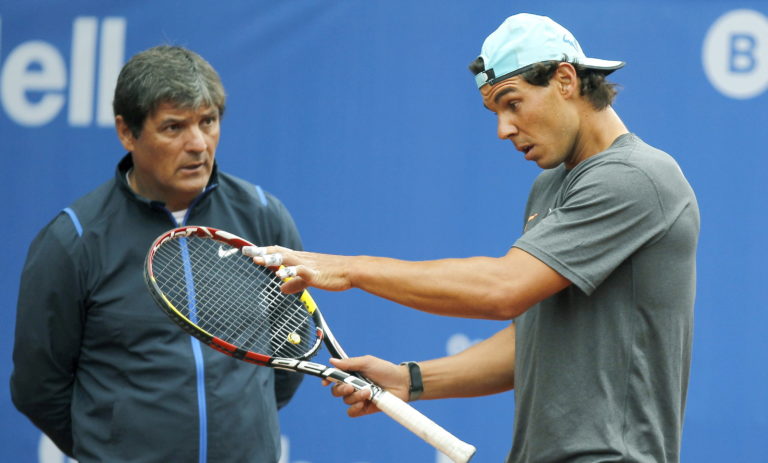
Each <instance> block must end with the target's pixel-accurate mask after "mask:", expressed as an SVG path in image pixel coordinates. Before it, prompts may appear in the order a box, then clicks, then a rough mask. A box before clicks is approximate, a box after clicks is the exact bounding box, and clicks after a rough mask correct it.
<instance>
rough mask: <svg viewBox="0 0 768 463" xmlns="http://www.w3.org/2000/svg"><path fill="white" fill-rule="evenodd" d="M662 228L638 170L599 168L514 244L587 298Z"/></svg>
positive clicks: (648, 183) (657, 205)
mask: <svg viewBox="0 0 768 463" xmlns="http://www.w3.org/2000/svg"><path fill="white" fill-rule="evenodd" d="M666 229H667V224H666V223H665V220H664V214H663V210H662V205H661V202H660V198H659V192H658V191H657V188H656V186H655V185H654V183H653V181H652V180H651V179H650V178H649V177H648V176H647V175H646V174H645V173H644V172H642V171H641V170H640V169H638V168H636V167H633V166H629V165H626V164H623V163H618V162H617V163H611V164H603V165H601V166H599V167H598V168H593V169H589V170H587V171H585V172H582V173H581V174H580V175H579V177H578V178H577V179H575V180H573V181H572V183H571V185H570V186H569V187H568V189H567V191H566V193H565V196H564V198H563V201H562V205H560V206H558V207H557V208H555V209H552V210H551V211H550V212H549V213H548V214H547V215H546V217H544V218H543V219H541V220H540V221H539V222H538V223H536V224H535V226H533V227H531V228H530V229H529V230H527V231H526V232H525V233H524V234H523V236H521V237H520V238H519V239H518V240H517V241H516V242H515V244H514V246H515V247H517V248H520V249H522V250H523V251H525V252H527V253H529V254H531V255H533V256H534V257H536V258H537V259H539V260H541V261H542V262H544V263H545V264H547V265H548V266H549V267H551V268H552V269H554V270H555V271H557V272H558V273H560V274H561V275H562V276H564V277H565V278H567V279H569V280H570V281H571V282H572V283H573V284H574V285H576V286H577V287H578V288H579V289H581V290H582V291H584V293H586V294H591V293H592V292H593V291H594V290H595V289H596V288H597V287H598V286H599V285H600V283H601V282H602V281H603V280H605V279H606V278H607V277H608V275H610V274H611V272H612V271H613V270H614V269H615V268H616V267H618V266H619V265H620V264H621V263H622V262H623V261H625V260H626V259H627V257H629V256H630V255H632V254H633V253H634V252H635V251H637V250H638V249H640V248H641V247H643V246H645V245H646V244H648V243H649V242H652V241H654V240H655V239H657V238H658V237H660V236H661V235H662V234H663V233H664V232H665V230H666Z"/></svg>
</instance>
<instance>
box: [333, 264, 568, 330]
mask: <svg viewBox="0 0 768 463" xmlns="http://www.w3.org/2000/svg"><path fill="white" fill-rule="evenodd" d="M349 259H350V260H349V261H348V267H347V268H348V271H349V281H350V283H351V285H352V286H354V287H357V288H360V289H362V290H364V291H367V292H370V293H372V294H375V295H377V296H380V297H384V298H386V299H389V300H392V301H394V302H397V303H399V304H402V305H405V306H408V307H413V308H416V309H419V310H423V311H425V312H430V313H435V314H439V315H448V316H455V317H465V318H485V319H494V320H508V319H512V318H514V317H516V316H517V315H519V314H521V313H523V312H524V311H525V310H527V309H528V308H529V307H530V306H531V305H533V304H535V303H536V302H538V301H540V300H542V299H544V298H545V297H549V296H550V295H552V294H554V293H555V292H557V291H559V290H560V289H562V288H564V287H565V286H567V285H568V284H569V283H570V282H568V281H567V280H565V279H564V278H562V277H561V276H560V275H559V274H557V273H556V272H555V271H554V270H552V269H550V268H549V267H547V266H546V265H544V264H543V263H541V262H540V261H538V260H537V259H535V258H533V257H532V256H530V255H529V254H527V253H525V252H523V251H521V250H519V249H512V250H510V252H509V253H508V254H507V255H505V256H504V257H500V258H492V257H471V258H467V259H442V260H434V261H424V262H410V261H402V260H396V259H389V258H383V257H367V256H359V257H349Z"/></svg>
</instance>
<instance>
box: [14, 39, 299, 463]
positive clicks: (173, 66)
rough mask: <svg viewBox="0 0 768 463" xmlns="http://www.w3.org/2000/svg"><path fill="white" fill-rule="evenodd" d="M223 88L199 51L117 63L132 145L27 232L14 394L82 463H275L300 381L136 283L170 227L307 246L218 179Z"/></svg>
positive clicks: (246, 186)
mask: <svg viewBox="0 0 768 463" xmlns="http://www.w3.org/2000/svg"><path fill="white" fill-rule="evenodd" d="M224 105H225V93H224V88H223V86H222V84H221V81H220V79H219V76H218V74H217V73H216V71H215V70H214V69H213V68H212V67H211V66H210V64H208V63H207V62H206V61H205V60H204V59H203V58H202V57H200V56H199V55H197V54H196V53H194V52H192V51H190V50H187V49H184V48H181V47H172V46H160V47H155V48H152V49H149V50H146V51H144V52H142V53H139V54H137V55H135V56H134V57H133V58H131V60H130V61H129V62H128V63H126V65H125V66H124V67H123V69H122V71H121V73H120V76H119V78H118V81H117V86H116V90H115V99H114V111H115V125H116V128H117V134H118V137H119V139H120V141H121V143H122V144H123V146H124V147H125V149H126V150H127V151H128V154H126V155H125V157H123V159H122V160H121V161H120V163H119V164H118V166H117V171H116V174H115V176H114V177H113V178H112V179H111V180H109V181H107V182H106V183H104V184H103V185H101V186H100V187H99V188H97V189H96V190H94V191H92V192H91V193H89V194H88V195H86V196H84V197H82V198H80V199H78V200H77V201H75V202H74V203H73V204H72V205H71V206H69V207H67V208H65V209H64V210H63V211H62V212H61V213H60V214H58V215H57V216H56V217H55V218H54V219H53V220H52V221H51V222H50V223H49V224H48V225H47V226H46V227H45V228H44V229H43V230H42V231H41V232H40V233H39V234H38V236H37V237H36V238H35V240H34V241H33V242H32V245H31V247H30V251H29V255H28V257H27V262H26V265H25V267H24V271H23V274H22V278H21V288H20V292H19V302H18V314H17V321H16V339H15V346H14V353H13V360H14V371H13V375H12V378H11V392H12V398H13V402H14V404H15V405H16V407H17V408H18V409H19V410H20V411H21V412H23V413H24V414H26V415H27V416H28V417H29V418H30V419H31V420H32V422H33V423H34V424H35V425H37V426H38V427H39V428H40V429H41V430H42V431H43V432H44V433H45V434H47V435H48V436H49V437H50V438H51V439H52V440H53V442H55V443H56V445H57V446H59V448H60V449H61V450H62V451H64V452H65V453H66V454H67V455H70V456H73V457H75V458H76V459H77V460H78V461H79V462H80V463H88V462H110V463H115V462H127V461H131V462H157V463H166V462H171V461H179V462H181V461H183V462H201V463H202V462H233V461H238V462H240V461H242V462H254V463H261V462H276V461H278V459H279V455H280V432H279V427H278V418H277V409H278V408H279V407H281V406H282V405H284V404H286V403H287V402H288V401H289V400H290V399H291V397H292V396H293V394H294V392H295V391H296V388H297V387H298V386H299V383H300V381H301V376H299V375H295V374H290V373H287V372H279V371H278V372H275V371H274V370H272V369H268V368H254V367H253V366H251V365H247V364H244V363H242V362H238V361H236V360H234V359H231V358H228V357H226V356H223V355H219V354H216V353H215V352H213V353H212V352H209V351H208V349H206V350H202V349H201V348H200V344H199V343H198V342H197V341H195V340H194V339H193V338H191V337H189V336H187V335H186V334H185V333H184V332H183V331H181V330H179V329H178V327H176V326H175V325H173V324H172V323H169V321H168V320H167V318H166V317H165V315H163V314H162V313H161V312H160V311H159V310H158V309H157V307H156V306H155V304H154V302H153V301H152V298H151V296H150V295H149V293H148V291H147V290H146V289H145V288H144V283H143V280H142V272H141V268H142V264H143V260H144V255H145V253H146V251H147V249H148V247H149V246H150V244H151V243H152V241H153V240H154V238H156V237H157V236H158V235H159V234H160V233H162V232H163V231H165V230H167V229H169V228H172V227H174V226H176V225H181V224H187V223H202V224H205V225H210V226H213V227H217V228H222V229H225V230H229V231H232V232H233V233H237V234H239V235H242V236H247V237H248V238H249V239H250V240H253V241H255V242H259V243H264V244H270V243H282V244H283V245H284V246H289V247H300V246H301V241H300V238H299V234H298V232H297V230H296V227H295V225H294V223H293V220H292V219H291V216H290V215H289V213H288V211H287V210H286V209H285V207H284V206H283V204H282V203H281V202H280V201H279V200H278V199H276V198H275V197H274V196H272V195H270V194H269V193H267V192H265V191H263V190H261V188H259V187H258V186H255V185H253V184H250V183H248V182H246V181H243V180H241V179H238V178H236V177H233V176H230V175H227V174H225V173H222V172H217V166H216V162H215V155H216V147H217V145H218V142H219V135H220V131H219V130H220V121H221V117H222V115H223V113H224Z"/></svg>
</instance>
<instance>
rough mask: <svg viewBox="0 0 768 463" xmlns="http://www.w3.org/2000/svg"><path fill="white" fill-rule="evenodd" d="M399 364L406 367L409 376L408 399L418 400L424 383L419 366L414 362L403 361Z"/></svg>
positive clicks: (410, 400)
mask: <svg viewBox="0 0 768 463" xmlns="http://www.w3.org/2000/svg"><path fill="white" fill-rule="evenodd" d="M400 365H405V366H407V367H408V375H409V376H410V383H409V386H408V401H409V402H412V401H414V400H418V399H419V397H421V393H422V392H424V383H423V382H422V380H421V367H419V364H418V363H416V362H403V363H401V364H400Z"/></svg>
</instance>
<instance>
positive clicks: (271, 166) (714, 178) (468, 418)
mask: <svg viewBox="0 0 768 463" xmlns="http://www.w3.org/2000/svg"><path fill="white" fill-rule="evenodd" d="M534 5H535V6H533V7H530V8H529V9H528V10H527V11H528V12H531V13H538V14H544V15H547V16H551V17H552V18H553V19H555V20H556V21H558V22H560V23H562V24H563V25H565V26H566V27H567V28H569V29H570V30H571V31H572V32H573V33H574V35H575V36H576V37H577V38H578V39H579V41H580V42H581V45H582V47H583V48H584V50H585V51H586V53H587V55H589V56H595V57H599V58H606V59H621V60H625V61H627V63H628V64H627V66H626V67H625V68H624V69H622V70H620V71H618V72H616V73H615V74H614V75H613V76H612V80H614V81H616V82H618V83H620V84H621V87H622V91H621V93H620V94H619V96H618V99H617V101H616V104H615V108H616V110H617V111H618V113H619V114H620V115H621V116H622V118H623V120H624V122H625V123H626V124H627V126H628V127H629V128H630V130H632V131H633V132H635V133H637V134H638V135H639V136H640V137H641V138H643V139H644V140H645V141H647V142H649V143H650V144H652V145H655V146H657V147H659V148H661V149H663V150H665V151H667V152H669V153H670V154H672V155H673V156H674V157H675V158H676V159H677V160H678V162H679V163H680V165H681V167H682V169H683V171H684V172H685V173H686V176H687V177H688V179H689V181H690V183H691V184H692V185H693V187H694V189H695V190H696V192H697V195H698V198H699V202H700V207H701V215H702V234H701V241H700V252H699V264H698V269H699V273H698V274H699V279H698V282H699V285H698V295H697V303H696V325H695V338H694V356H693V369H692V376H691V382H690V389H689V396H688V408H687V412H686V421H685V430H684V438H683V453H682V455H683V456H682V461H683V462H686V463H701V462H726V461H728V462H741V461H744V462H756V461H764V459H765V455H766V453H768V452H767V451H768V446H767V444H766V440H765V436H766V435H767V434H768V394H767V393H766V384H768V336H766V334H765V326H766V325H768V311H766V306H765V303H764V299H763V297H761V296H760V294H761V291H762V289H761V287H762V285H763V283H761V281H762V280H761V278H762V277H760V275H761V274H762V270H761V269H762V264H763V263H764V261H765V260H766V256H767V254H766V240H765V228H766V225H768V224H767V223H766V210H765V205H764V203H763V201H764V200H765V198H766V197H767V196H768V195H766V183H768V182H766V181H765V180H764V179H763V178H762V177H763V174H764V173H765V172H766V170H767V168H768V156H766V148H765V136H766V128H768V111H767V110H766V108H767V107H768V90H767V89H768V2H766V1H763V0H761V1H758V0H745V1H741V2H738V3H733V2H731V1H725V0H722V1H716V0H710V1H700V0H697V1H694V0H675V1H670V0H664V1H662V0H654V1H645V2H636V1H623V0H613V1H603V0H585V1H581V2H573V1H565V0H563V1H557V0H541V1H539V2H535V3H534ZM524 8H528V5H523V4H521V2H511V1H499V0H488V1H485V2H476V1H469V0H467V1H455V2H445V1H437V0H426V1H419V2H414V1H407V0H389V1H383V0H382V1H379V0H375V1H374V0H372V1H365V2H363V1H358V2H355V1H318V0H306V1H281V2H271V1H270V2H267V1H253V2H234V1H233V2H215V4H214V5H212V4H211V2H205V1H201V0H185V1H181V0H179V1H170V0H157V1H151V2H150V1H131V2H128V1H114V2H96V1H82V0H72V1H68V2H55V1H53V0H50V1H42V0H37V1H25V2H12V1H5V2H3V4H2V6H0V135H2V141H3V145H2V150H1V151H0V153H1V154H0V194H2V196H3V197H5V198H6V201H7V202H8V208H9V212H8V213H6V221H5V223H6V225H5V227H4V230H5V233H7V236H6V240H5V245H4V246H3V253H4V264H3V267H4V268H3V272H2V274H0V298H2V299H0V305H1V307H2V310H0V460H2V461H15V462H39V463H53V462H62V461H65V460H66V459H65V458H63V457H62V456H61V455H60V454H59V453H58V452H57V451H56V450H55V449H54V448H51V446H50V444H48V443H46V441H45V440H44V439H41V435H40V433H39V431H37V430H36V429H35V428H34V427H33V426H32V425H31V424H30V423H29V422H28V421H27V419H26V418H24V417H23V416H22V415H20V414H19V413H18V412H17V411H16V410H15V409H14V407H13V405H12V404H11V402H10V397H9V391H8V380H9V377H10V372H11V369H12V364H11V350H12V343H13V327H14V319H15V311H16V310H15V308H16V299H17V291H18V285H19V274H20V272H21V268H22V265H23V262H24V259H25V256H26V251H27V248H28V246H29V244H30V242H31V240H32V238H33V237H34V235H35V234H36V233H37V231H38V230H39V229H40V228H41V227H43V226H44V225H45V224H46V223H47V222H48V221H49V220H51V218H52V217H53V216H54V215H55V214H56V213H57V212H58V211H60V210H61V209H62V208H64V207H66V206H67V205H69V204H70V203H71V202H72V201H73V200H75V199H76V198H78V197H80V196H81V195H83V194H85V193H87V192H88V191H90V190H92V189H93V188H95V187H96V186H97V185H99V184H101V183H102V182H103V181H105V180H106V179H107V178H109V177H110V176H112V175H113V171H114V167H115V164H116V163H117V161H118V159H119V158H120V157H121V155H122V154H123V152H122V148H121V146H120V144H119V142H118V140H117V137H116V135H115V132H114V128H113V127H112V115H111V106H110V105H111V92H112V89H113V86H114V80H115V78H116V73H117V72H118V71H119V69H120V67H121V65H122V64H123V63H124V62H125V60H126V59H127V58H129V57H130V56H131V55H133V54H134V53H136V52H138V51H141V50H143V49H146V48H148V47H151V46H154V45H158V44H162V43H170V44H177V45H183V46H186V47H188V48H191V49H193V50H195V51H197V52H199V53H200V54H201V55H203V56H204V57H205V58H206V59H207V60H209V61H210V62H211V63H212V64H213V66H214V67H215V68H216V69H217V70H218V71H219V73H220V74H221V76H222V79H223V81H224V84H225V86H226V88H227V91H228V95H229V100H228V105H227V106H228V107H227V113H226V115H225V118H224V120H223V128H222V142H221V144H220V145H219V149H218V152H217V159H218V162H219V165H220V167H221V168H222V170H224V171H227V172H230V173H233V174H235V175H238V176H241V177H243V178H245V179H248V180H250V181H252V182H254V183H257V184H259V185H261V186H262V187H263V188H264V189H266V190H268V191H270V192H272V193H274V194H275V195H277V196H278V197H279V198H281V199H282V200H283V201H284V202H285V203H286V205H287V206H288V208H289V209H290V210H291V212H292V213H293V215H294V218H295V220H296V222H297V224H298V225H299V228H300V230H301V232H302V236H303V239H304V242H305V246H306V248H307V249H310V250H316V251H324V252H331V253H342V254H369V255H386V256H391V257H398V258H405V259H415V260H420V259H432V258H441V257H468V256H474V255H489V256H499V255H502V254H504V253H505V252H506V250H507V249H508V247H509V246H510V245H511V243H512V242H513V241H514V240H515V238H516V237H517V236H518V235H519V234H520V230H521V224H522V219H523V217H522V216H523V207H524V202H525V198H526V196H527V193H528V189H529V187H530V185H531V182H532V181H533V178H534V176H535V175H536V174H537V172H538V168H537V167H536V166H535V165H533V164H530V163H526V161H525V160H524V159H522V155H521V154H520V153H518V152H517V151H515V150H514V147H513V146H512V145H511V144H510V143H509V142H506V143H505V142H501V141H500V140H498V139H497V138H496V125H495V118H494V116H493V114H491V113H490V112H489V111H487V110H486V109H484V108H483V106H482V104H481V100H480V97H479V95H478V92H477V89H476V87H475V84H474V81H473V79H472V76H471V74H470V73H469V72H468V71H467V64H468V63H469V62H470V61H471V60H472V59H474V58H475V57H476V56H477V54H478V53H479V50H480V45H481V44H482V41H483V39H484V38H485V36H486V35H487V34H489V33H490V32H491V31H493V30H494V29H495V28H496V27H497V26H498V25H499V24H500V23H501V22H502V21H503V19H504V18H505V17H507V16H509V15H511V14H514V13H517V12H520V11H522V9H524ZM760 140H763V141H760ZM761 198H762V199H761ZM125 233H131V231H130V230H125ZM118 245H119V243H116V246H118ZM136 271H137V272H138V271H141V270H140V269H136ZM659 271H660V272H663V271H664V269H659ZM314 294H315V297H316V299H317V300H318V303H319V304H320V305H321V307H323V308H324V312H325V313H326V315H327V318H328V319H329V321H330V323H331V325H332V326H333V327H334V331H335V333H336V335H337V336H338V337H339V338H340V339H341V341H342V344H343V345H344V346H345V349H346V350H347V351H348V352H350V353H351V354H353V355H355V354H367V353H370V354H374V355H378V356H381V357H384V358H387V359H390V360H392V361H396V362H399V361H403V360H420V359H426V358H431V357H436V356H442V355H446V354H448V353H454V352H458V351H460V350H461V349H464V348H466V347H467V346H468V345H470V344H471V343H473V342H476V341H478V340H481V339H484V338H486V337H488V336H489V335H491V334H492V333H494V332H496V331H497V330H499V329H501V328H502V326H503V324H502V323H500V322H488V321H474V320H461V319H453V318H441V317H435V316H432V315H428V314H424V313H420V312H416V311H413V310H410V309H405V308H403V307H400V306H398V305H395V304H393V303H390V302H387V301H383V300H379V299H377V298H375V297H373V296H370V295H367V294H364V293H362V292H358V291H350V292H347V293H323V292H320V291H315V293H314ZM417 407H418V408H419V409H420V410H422V411H423V412H424V413H425V414H427V415H429V416H430V417H432V418H433V419H435V421H437V422H439V423H440V424H442V425H444V426H445V427H446V428H447V429H449V430H450V431H452V432H454V433H455V434H456V435H458V436H460V437H461V438H462V439H464V440H466V441H468V442H471V443H473V444H475V445H476V446H477V447H478V448H479V451H478V454H477V457H476V460H475V461H478V462H481V463H482V462H498V461H502V460H503V458H504V456H505V455H506V452H507V451H508V449H509V445H510V441H511V431H512V414H513V395H512V393H511V392H510V393H505V394H501V395H498V396H494V397H485V398H477V399H461V400H459V399H456V400H445V401H432V402H420V403H418V404H417ZM281 420H282V426H283V434H284V436H285V437H284V448H285V452H284V453H285V454H284V456H283V462H282V463H387V462H393V461H402V462H441V461H443V460H441V459H440V457H439V456H438V455H435V452H434V450H433V449H432V448H431V447H429V446H428V445H426V444H424V443H423V442H421V441H420V440H419V439H418V438H416V437H414V436H413V435H411V434H410V433H409V432H407V431H405V430H404V429H402V428H401V427H400V426H399V425H397V424H395V423H394V422H392V421H391V420H389V419H388V418H387V417H385V416H371V417H365V418H360V419H357V420H354V421H353V420H350V419H348V418H347V417H346V414H345V409H344V407H343V404H342V403H341V402H340V401H338V400H337V399H333V398H332V397H331V396H330V394H329V392H328V391H327V390H326V389H324V388H322V387H321V386H320V384H319V382H318V381H315V380H314V379H311V378H309V379H307V381H305V383H304V384H303V386H302V388H301V389H300V391H299V393H298V395H297V397H296V398H295V399H294V401H293V402H292V403H291V404H290V405H289V406H288V407H287V408H286V409H284V410H283V411H281Z"/></svg>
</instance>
